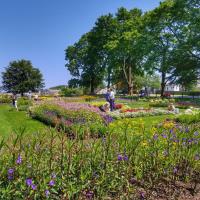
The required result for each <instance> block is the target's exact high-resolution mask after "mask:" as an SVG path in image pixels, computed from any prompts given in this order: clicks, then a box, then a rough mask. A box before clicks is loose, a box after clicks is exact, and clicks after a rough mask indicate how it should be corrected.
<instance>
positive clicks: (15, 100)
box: [12, 94, 18, 111]
mask: <svg viewBox="0 0 200 200" xmlns="http://www.w3.org/2000/svg"><path fill="white" fill-rule="evenodd" d="M12 105H13V107H15V108H16V110H17V111H18V107H17V96H16V95H15V94H14V95H13V97H12Z"/></svg>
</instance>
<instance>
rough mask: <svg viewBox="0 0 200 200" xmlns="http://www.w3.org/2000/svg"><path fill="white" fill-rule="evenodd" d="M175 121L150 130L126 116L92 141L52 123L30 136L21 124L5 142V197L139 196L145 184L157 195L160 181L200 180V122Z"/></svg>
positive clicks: (0, 189) (1, 186) (1, 185)
mask: <svg viewBox="0 0 200 200" xmlns="http://www.w3.org/2000/svg"><path fill="white" fill-rule="evenodd" d="M175 125H176V124H174V123H173V122H171V121H169V122H164V123H162V124H160V126H159V127H158V128H155V127H154V128H152V129H151V130H150V131H148V132H145V129H144V127H143V125H142V122H141V123H139V124H138V125H137V124H135V123H134V122H131V121H128V120H125V121H123V122H122V123H121V122H119V123H118V124H117V126H116V127H115V128H114V127H110V131H109V132H108V134H107V135H105V137H103V138H102V139H98V140H88V141H83V140H78V139H74V140H72V139H69V138H68V137H67V136H66V134H65V133H63V132H60V133H59V134H58V133H56V132H55V131H54V130H53V129H47V130H46V131H44V132H40V133H35V134H33V135H32V136H31V135H30V136H28V137H27V136H24V130H23V129H21V130H20V131H18V133H17V134H15V135H13V136H12V137H10V138H9V140H7V141H4V140H2V141H1V142H0V152H1V157H0V163H1V165H0V170H1V182H0V197H1V198H2V199H5V200H9V199H46V198H47V199H52V200H57V199H66V198H67V199H92V198H93V199H102V198H103V199H104V198H110V199H120V198H121V199H123V198H126V197H127V198H128V199H140V196H141V191H140V189H141V188H143V190H142V191H143V192H144V194H143V195H145V198H146V199H153V198H154V197H155V196H152V192H153V191H154V192H155V189H157V188H159V187H158V185H159V183H162V185H163V186H164V187H168V186H169V184H170V183H172V182H173V181H177V182H179V181H181V182H183V183H190V182H192V181H195V183H194V184H199V175H198V172H199V170H200V164H199V151H198V150H199V147H198V142H197V141H198V140H199V138H200V135H199V133H198V131H199V126H198V127H197V126H196V127H194V126H186V127H185V126H184V125H180V124H179V125H178V126H175ZM94 128H95V127H94ZM94 131H95V130H94ZM79 133H80V134H81V129H80V130H79ZM172 137H173V138H172ZM171 138H172V139H171ZM191 138H192V140H191ZM196 142H197V143H196ZM194 176H195V177H196V176H197V177H196V179H194V178H193V177H194ZM163 179H164V180H165V182H164V183H163ZM125 188H128V190H126V189H125ZM149 188H153V190H151V189H149ZM177 190H178V188H176V192H177ZM66 191H67V192H66ZM171 192H172V190H170V192H168V191H167V192H166V193H165V195H166V196H167V198H168V197H169V198H172V193H171ZM173 192H174V191H173ZM194 194H195V193H194ZM88 197H90V198H88ZM175 198H178V195H177V194H176V197H175Z"/></svg>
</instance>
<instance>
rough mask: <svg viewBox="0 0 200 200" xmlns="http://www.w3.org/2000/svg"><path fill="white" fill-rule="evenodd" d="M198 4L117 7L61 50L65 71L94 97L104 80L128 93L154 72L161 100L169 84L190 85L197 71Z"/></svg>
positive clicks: (177, 1) (185, 0)
mask: <svg viewBox="0 0 200 200" xmlns="http://www.w3.org/2000/svg"><path fill="white" fill-rule="evenodd" d="M199 8H200V2H199V1H198V0H165V1H163V2H162V3H160V5H159V6H158V7H157V8H155V9H153V10H151V11H149V12H146V13H142V11H141V10H139V9H136V8H135V9H131V10H127V9H125V8H123V7H122V8H119V9H118V11H117V12H116V14H108V15H103V16H101V17H99V18H98V19H97V21H96V23H95V25H94V27H93V28H92V29H91V30H90V31H89V32H88V33H86V34H84V35H83V36H82V37H81V38H80V40H79V41H77V42H76V43H75V44H74V45H72V46H69V47H68V48H67V49H66V51H65V52H66V54H65V55H66V61H67V63H66V67H67V69H68V70H69V71H70V73H71V75H72V76H73V77H74V78H75V79H76V82H77V81H78V83H79V84H80V85H82V86H84V87H89V88H90V90H91V93H93V92H94V90H95V88H97V87H98V86H99V85H100V84H101V83H102V82H103V81H106V82H107V85H108V87H109V86H110V85H111V84H116V83H118V82H124V83H126V85H127V89H128V92H129V94H132V93H133V90H134V89H136V88H137V83H136V81H137V80H138V79H137V77H138V76H139V77H141V76H144V77H145V76H146V75H147V74H149V75H150V76H151V75H152V74H155V73H156V74H157V73H159V74H160V76H161V88H160V89H161V96H163V94H164V91H165V86H166V84H168V83H176V84H181V85H182V86H185V87H187V85H190V84H194V83H195V82H196V81H197V79H198V78H199V72H200V43H199V41H200V34H199V29H200V9H199Z"/></svg>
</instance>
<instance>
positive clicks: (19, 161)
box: [16, 155, 22, 165]
mask: <svg viewBox="0 0 200 200" xmlns="http://www.w3.org/2000/svg"><path fill="white" fill-rule="evenodd" d="M16 163H17V164H18V165H20V164H21V163H22V157H21V156H20V155H19V156H18V157H17V160H16Z"/></svg>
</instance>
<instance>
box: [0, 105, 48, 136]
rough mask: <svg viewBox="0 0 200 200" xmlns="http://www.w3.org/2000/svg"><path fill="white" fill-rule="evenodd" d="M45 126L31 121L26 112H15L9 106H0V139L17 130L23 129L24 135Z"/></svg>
mask: <svg viewBox="0 0 200 200" xmlns="http://www.w3.org/2000/svg"><path fill="white" fill-rule="evenodd" d="M45 127H46V126H45V125H44V124H42V123H41V122H38V121H36V120H33V119H31V118H30V117H29V116H28V115H27V113H26V112H17V111H16V110H14V109H13V108H11V107H10V105H0V137H4V136H8V135H9V134H11V133H13V132H15V131H16V130H18V129H19V128H25V129H26V133H33V132H34V131H40V130H42V129H44V128H45Z"/></svg>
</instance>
